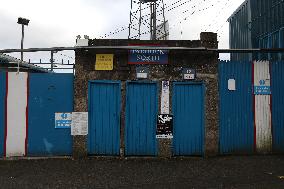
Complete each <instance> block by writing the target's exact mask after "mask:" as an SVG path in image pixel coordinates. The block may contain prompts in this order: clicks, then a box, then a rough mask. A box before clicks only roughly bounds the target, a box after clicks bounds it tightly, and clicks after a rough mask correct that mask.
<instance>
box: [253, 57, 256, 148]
mask: <svg viewBox="0 0 284 189" xmlns="http://www.w3.org/2000/svg"><path fill="white" fill-rule="evenodd" d="M252 96H253V127H254V132H253V134H254V136H253V137H254V143H253V144H254V146H253V147H254V151H256V118H255V116H256V115H255V95H254V61H253V62H252Z"/></svg>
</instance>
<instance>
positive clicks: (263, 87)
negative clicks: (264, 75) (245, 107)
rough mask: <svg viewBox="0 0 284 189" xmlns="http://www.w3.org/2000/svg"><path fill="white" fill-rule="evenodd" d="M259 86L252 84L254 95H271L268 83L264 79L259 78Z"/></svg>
mask: <svg viewBox="0 0 284 189" xmlns="http://www.w3.org/2000/svg"><path fill="white" fill-rule="evenodd" d="M258 83H259V86H254V94H255V95H271V90H270V86H269V85H268V84H269V83H268V82H266V81H265V80H264V79H261V80H259V82H258Z"/></svg>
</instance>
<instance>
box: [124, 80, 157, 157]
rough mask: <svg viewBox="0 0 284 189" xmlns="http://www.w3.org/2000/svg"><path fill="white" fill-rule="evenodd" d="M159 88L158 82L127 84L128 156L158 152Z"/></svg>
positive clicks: (126, 136) (126, 133)
mask: <svg viewBox="0 0 284 189" xmlns="http://www.w3.org/2000/svg"><path fill="white" fill-rule="evenodd" d="M157 89H158V87H157V83H156V82H127V84H126V131H125V155H126V156H155V155H156V154H157V142H156V123H157V113H158V105H157V104H158V101H157Z"/></svg>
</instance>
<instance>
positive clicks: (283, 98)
mask: <svg viewBox="0 0 284 189" xmlns="http://www.w3.org/2000/svg"><path fill="white" fill-rule="evenodd" d="M271 73H272V74H271V77H272V78H271V91H272V136H273V151H274V152H278V153H283V152H284V85H283V84H284V62H273V63H272V65H271Z"/></svg>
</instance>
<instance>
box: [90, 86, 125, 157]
mask: <svg viewBox="0 0 284 189" xmlns="http://www.w3.org/2000/svg"><path fill="white" fill-rule="evenodd" d="M120 93H121V85H120V82H119V81H90V82H89V103H88V104H89V135H88V153H89V154H94V155H119V153H120V101H121V100H120V99H121V95H120Z"/></svg>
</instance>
